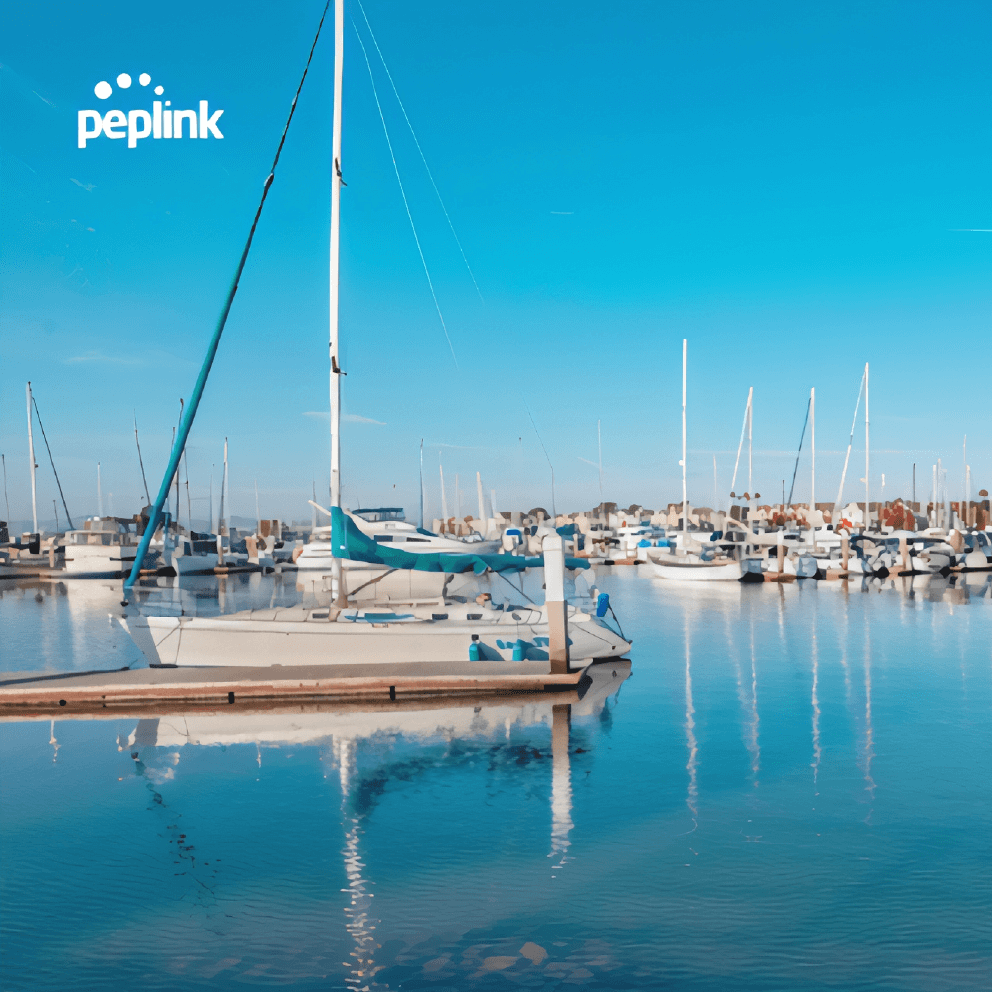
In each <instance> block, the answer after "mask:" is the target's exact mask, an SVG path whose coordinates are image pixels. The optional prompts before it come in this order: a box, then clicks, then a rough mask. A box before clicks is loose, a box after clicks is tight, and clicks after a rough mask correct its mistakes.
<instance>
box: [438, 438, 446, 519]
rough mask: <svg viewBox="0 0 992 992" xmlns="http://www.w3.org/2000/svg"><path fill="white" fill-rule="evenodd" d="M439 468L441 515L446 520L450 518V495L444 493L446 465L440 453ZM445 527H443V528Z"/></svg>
mask: <svg viewBox="0 0 992 992" xmlns="http://www.w3.org/2000/svg"><path fill="white" fill-rule="evenodd" d="M437 468H438V471H439V472H440V473H441V517H442V518H443V520H444V521H445V522H447V520H448V497H447V496H446V495H445V493H444V466H443V465H442V464H441V456H440V455H438V459H437ZM442 529H443V528H442Z"/></svg>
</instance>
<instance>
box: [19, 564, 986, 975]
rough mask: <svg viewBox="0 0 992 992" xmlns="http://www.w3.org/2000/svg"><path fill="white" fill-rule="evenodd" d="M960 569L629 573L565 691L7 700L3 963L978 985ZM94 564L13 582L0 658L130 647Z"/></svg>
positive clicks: (62, 663) (80, 659) (102, 656)
mask: <svg viewBox="0 0 992 992" xmlns="http://www.w3.org/2000/svg"><path fill="white" fill-rule="evenodd" d="M250 578H251V581H250V582H249V577H239V580H238V582H234V581H232V580H228V587H227V589H226V590H225V596H227V597H228V602H235V603H238V604H243V603H247V602H256V603H258V604H259V605H268V603H269V601H270V600H271V599H272V598H273V597H277V598H280V599H282V600H287V601H288V600H290V599H291V598H292V596H293V595H294V593H295V590H294V589H293V587H292V580H291V579H290V580H288V581H285V580H279V579H273V578H265V579H260V578H259V577H250ZM972 578H973V579H974V578H978V579H979V581H978V582H977V583H974V582H973V583H971V584H965V583H962V582H956V583H954V584H953V585H952V586H947V585H945V584H944V583H940V582H938V583H934V584H932V585H930V586H927V585H923V586H920V585H919V584H917V585H915V586H914V587H912V589H911V588H910V587H909V584H908V582H902V581H897V582H896V583H895V584H893V583H886V584H885V585H884V586H882V585H881V584H879V583H875V584H874V585H872V586H869V587H868V588H867V589H866V591H862V590H861V588H860V587H857V588H853V587H852V589H851V590H850V591H849V592H847V593H845V592H844V591H843V589H842V587H841V586H840V584H835V583H820V584H819V588H817V587H816V586H815V585H813V584H811V583H810V584H805V585H803V584H799V583H797V584H794V585H789V586H783V587H778V586H773V585H763V586H760V585H759V586H740V585H737V584H732V585H730V584H728V586H727V587H722V586H720V585H719V584H714V585H715V587H714V588H709V589H705V590H703V589H700V590H696V589H691V590H686V589H680V588H678V587H676V586H674V585H672V586H666V585H663V584H661V583H658V582H655V581H651V580H649V579H647V578H646V577H645V576H643V575H638V574H636V573H635V572H634V570H632V569H624V570H619V569H618V570H617V571H616V574H614V575H612V576H610V577H609V578H607V579H605V580H604V581H603V582H602V585H603V587H604V588H607V589H608V590H609V591H610V592H611V595H612V598H613V600H614V603H615V605H616V607H617V612H618V614H619V617H620V620H621V622H622V623H623V625H624V629H625V631H626V632H627V633H628V634H629V635H630V636H632V637H633V638H634V639H635V645H634V650H633V652H632V658H633V674H632V675H631V677H630V678H629V679H628V680H626V681H624V680H623V675H624V671H623V669H622V668H621V670H620V671H619V673H618V675H617V678H616V682H615V683H614V682H613V681H612V679H613V677H612V675H610V676H609V679H608V680H607V681H606V682H604V683H603V684H602V685H597V687H596V689H595V692H591V694H590V697H587V698H586V699H585V700H583V702H581V703H578V702H576V703H575V704H574V705H572V706H571V707H570V708H569V707H568V706H566V705H560V706H559V707H557V708H554V707H553V706H552V703H551V702H542V703H537V704H534V703H528V704H526V705H524V704H519V703H513V702H512V701H507V700H503V701H500V705H495V704H492V703H485V704H482V705H468V706H465V705H462V706H455V707H444V706H442V707H439V708H438V707H434V708H429V707H426V706H423V705H421V706H420V707H419V708H413V709H401V710H396V709H393V710H388V709H387V708H386V707H382V708H380V709H379V710H378V711H376V712H368V711H367V710H366V711H360V710H354V709H351V710H349V709H346V708H342V707H340V706H338V707H335V706H324V707H309V708H306V707H304V708H301V707H299V706H297V707H295V708H293V709H287V710H283V711H281V712H280V711H278V710H276V711H267V712H261V713H250V712H245V713H238V714H234V715H232V714H229V713H225V712H222V713H221V714H220V715H216V716H209V715H204V714H202V713H197V714H186V715H183V714H172V715H168V716H164V715H163V716H160V717H159V718H158V719H155V718H154V716H152V717H149V718H147V719H141V720H139V719H138V718H135V717H132V718H128V719H110V720H75V721H57V722H55V723H54V725H53V724H51V723H50V721H48V720H42V721H36V722H5V723H2V724H0V769H2V771H0V788H2V804H0V855H2V881H0V885H2V889H0V899H2V907H3V911H2V918H0V926H2V934H0V954H2V957H0V988H2V989H4V990H8V989H10V990H19V989H29V988H30V989H59V990H84V989H106V988H122V989H125V988H142V989H149V990H172V989H175V990H179V989H182V990H199V989H211V990H226V989H244V988H246V987H247V988H250V987H254V986H258V987H275V986H278V987H280V988H287V989H355V990H358V989H364V988H368V989H385V988H389V989H398V988H403V989H418V990H428V989H429V990H441V989H444V990H448V989H451V990H455V989H489V988H492V989H504V988H505V989H510V988H515V987H522V988H534V989H557V988H561V989H569V988H573V987H575V986H585V987H588V988H590V989H664V988H679V989H688V990H726V989H735V990H736V989H740V990H800V989H801V990H828V989H829V990H837V989H844V990H858V989H893V990H895V989H899V990H905V989H910V990H915V989H919V990H944V989H948V990H950V989H955V990H957V989H982V990H985V989H988V988H989V987H990V984H992V980H990V976H992V922H990V921H992V872H990V870H989V865H990V864H992V716H990V714H992V602H990V599H989V593H990V588H989V585H988V584H987V582H984V577H982V576H972ZM232 579H233V577H232ZM209 581H210V580H205V582H204V580H201V585H200V586H195V587H194V588H197V589H199V591H200V596H199V597H194V598H197V600H198V602H200V604H201V605H205V606H206V608H216V605H217V601H216V600H212V599H209V598H207V599H204V596H203V593H204V591H209V589H208V588H207V586H208V585H209ZM983 582H984V584H983ZM79 585H81V583H77V584H75V585H74V586H71V587H68V588H67V591H66V594H65V595H60V594H59V592H58V591H56V592H55V594H54V595H50V594H49V593H50V587H46V588H45V590H41V589H40V588H39V589H34V588H32V589H28V590H23V591H18V592H14V593H11V592H9V591H5V592H4V593H3V597H2V598H0V624H2V630H3V635H2V636H3V641H2V645H3V646H2V648H0V650H2V652H3V653H2V657H0V664H2V666H3V669H4V670H7V671H11V670H14V669H20V668H24V667H36V668H49V669H53V670H55V669H72V668H76V669H79V668H88V667H94V666H95V665H106V666H108V667H109V666H110V665H123V664H127V663H128V661H129V660H132V659H133V657H134V654H133V649H131V648H129V647H128V645H127V643H126V641H125V640H124V638H123V637H122V635H121V634H120V632H119V631H118V630H117V629H116V628H115V627H114V626H113V625H111V624H110V622H109V620H108V618H107V613H108V611H110V610H112V609H113V603H114V598H113V597H114V596H116V595H117V593H116V591H115V590H114V588H113V587H111V586H109V585H108V587H107V589H106V595H104V596H102V598H101V594H99V593H98V592H97V591H96V587H93V590H92V591H91V592H89V593H87V594H85V595H84V596H77V586H79ZM911 593H912V594H911ZM36 595H40V598H41V601H40V602H38V601H36ZM164 595H172V593H171V592H170V591H168V590H166V592H165V593H164ZM87 597H88V599H89V601H88V602H86V603H84V602H83V600H84V599H86V598H87ZM74 600H76V601H77V605H75V606H74V605H73V603H74ZM129 652H130V653H129ZM32 660H33V662H34V664H33V666H29V665H26V664H25V662H27V661H32ZM569 709H570V712H569ZM569 724H570V726H569ZM329 735H331V736H329ZM197 741H198V742H199V743H195V742H197ZM132 755H136V757H132Z"/></svg>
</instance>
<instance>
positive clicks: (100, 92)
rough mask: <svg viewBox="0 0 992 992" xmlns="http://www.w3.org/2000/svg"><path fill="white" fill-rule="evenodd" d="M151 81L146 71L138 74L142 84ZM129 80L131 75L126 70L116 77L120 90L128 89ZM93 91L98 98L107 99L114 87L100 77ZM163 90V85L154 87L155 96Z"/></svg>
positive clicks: (145, 84) (129, 85)
mask: <svg viewBox="0 0 992 992" xmlns="http://www.w3.org/2000/svg"><path fill="white" fill-rule="evenodd" d="M151 81H152V77H151V76H149V75H148V73H147V72H143V73H142V74H141V75H140V76H138V82H139V83H141V85H142V86H148V84H149V83H151ZM131 82H132V80H131V77H130V76H129V75H128V74H127V73H126V72H122V73H121V74H120V75H119V76H118V77H117V86H118V87H119V88H120V89H122V90H127V89H130V88H131ZM93 92H94V93H95V94H96V95H97V97H98V98H99V99H100V100H109V99H110V97H111V95H112V94H113V92H114V88H113V86H111V85H110V83H108V82H107V81H106V80H105V79H101V80H100V82H98V83H97V84H96V86H94V87H93ZM164 92H165V87H164V86H156V87H155V95H156V96H161V95H162V94H163V93H164Z"/></svg>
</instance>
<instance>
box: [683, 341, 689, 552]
mask: <svg viewBox="0 0 992 992" xmlns="http://www.w3.org/2000/svg"><path fill="white" fill-rule="evenodd" d="M687 347H688V342H687V341H686V339H685V338H683V339H682V530H683V532H685V531H687V530H688V529H689V501H688V500H689V495H688V490H687V488H686V481H685V454H686V451H685V366H686V354H687Z"/></svg>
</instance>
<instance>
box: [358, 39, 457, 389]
mask: <svg viewBox="0 0 992 992" xmlns="http://www.w3.org/2000/svg"><path fill="white" fill-rule="evenodd" d="M351 25H352V27H353V28H354V29H355V37H356V38H357V39H358V44H359V45H360V46H361V49H362V55H364V56H365V65H366V67H367V68H368V70H369V80H370V81H371V83H372V95H373V96H374V97H375V105H376V107H377V108H378V110H379V120H381V121H382V131H383V133H384V134H385V135H386V145H387V147H388V148H389V157H390V158H391V159H392V160H393V171H394V172H395V173H396V182H397V183H399V187H400V196H402V197H403V206H404V207H406V216H407V219H408V220H409V221H410V230H411V231H413V240H414V241H416V243H417V252H418V253H419V254H420V262H421V264H422V265H423V267H424V275H426V276H427V285H428V286H429V287H430V290H431V296H432V297H433V298H434V309H435V310H437V316H438V319H439V320H440V321H441V329H442V330H443V331H444V339H445V340H446V341H447V342H448V347H449V348H450V349H451V357H452V358H453V359H454V362H455V368H456V369H459V371H461V369H460V368H459V366H458V357H457V356H456V355H455V347H454V345H453V344H452V343H451V338H450V337H449V335H448V327H447V325H446V324H445V322H444V315H443V314H442V313H441V306H440V304H439V303H438V302H437V293H435V292H434V282H433V280H432V279H431V273H430V270H429V269H428V268H427V259H425V258H424V250H423V249H422V248H421V247H420V238H419V237H418V236H417V227H416V225H415V224H414V223H413V214H411V213H410V204H409V202H408V201H407V198H406V190H405V189H403V180H402V179H400V169H399V166H398V165H397V164H396V155H395V154H394V152H393V143H392V142H391V141H390V140H389V128H388V127H386V118H385V116H384V115H383V113H382V104H381V103H380V102H379V91H378V90H377V89H376V88H375V78H374V77H373V75H372V63H371V62H369V53H368V52H367V51H365V45H364V43H363V42H362V36H361V35H360V34H359V33H358V26H357V25H356V24H355V22H354V21H352V22H351Z"/></svg>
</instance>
